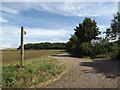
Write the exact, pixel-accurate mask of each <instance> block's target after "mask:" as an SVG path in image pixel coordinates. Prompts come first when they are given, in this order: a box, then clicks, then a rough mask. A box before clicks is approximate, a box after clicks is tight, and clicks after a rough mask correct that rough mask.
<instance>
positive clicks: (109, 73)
mask: <svg viewBox="0 0 120 90" xmlns="http://www.w3.org/2000/svg"><path fill="white" fill-rule="evenodd" d="M80 65H81V66H87V67H92V68H93V69H94V71H93V72H85V73H98V74H103V75H104V76H105V77H106V78H115V77H117V76H120V68H119V67H118V66H119V65H120V63H119V62H118V61H116V60H100V59H99V60H93V62H82V63H80Z"/></svg>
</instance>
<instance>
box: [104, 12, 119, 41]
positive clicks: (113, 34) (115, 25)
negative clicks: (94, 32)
mask: <svg viewBox="0 0 120 90" xmlns="http://www.w3.org/2000/svg"><path fill="white" fill-rule="evenodd" d="M106 37H107V38H108V39H109V40H115V39H117V40H120V13H119V12H118V13H117V14H116V15H114V19H112V23H111V27H110V28H108V29H107V30H106Z"/></svg>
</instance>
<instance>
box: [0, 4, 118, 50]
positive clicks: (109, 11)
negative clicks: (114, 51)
mask: <svg viewBox="0 0 120 90" xmlns="http://www.w3.org/2000/svg"><path fill="white" fill-rule="evenodd" d="M117 11H118V3H117V2H3V3H2V7H0V15H1V14H2V15H1V16H0V24H2V26H0V27H1V28H2V29H1V30H2V32H0V36H2V38H1V39H0V41H1V42H2V44H1V45H0V48H16V47H18V46H19V45H20V27H21V26H23V27H24V29H25V31H26V32H27V34H26V35H25V43H37V42H38V43H39V42H67V41H68V40H69V38H70V35H73V34H74V28H75V26H76V25H78V24H79V23H80V22H82V21H83V20H84V18H85V17H90V18H91V19H94V20H96V22H97V25H98V27H99V29H100V31H105V30H106V28H108V27H109V26H110V23H111V19H112V18H113V16H114V14H115V13H116V12H117ZM103 36H104V35H102V37H103Z"/></svg>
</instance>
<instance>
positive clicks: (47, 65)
mask: <svg viewBox="0 0 120 90" xmlns="http://www.w3.org/2000/svg"><path fill="white" fill-rule="evenodd" d="M65 68H66V66H65V65H64V64H62V63H60V62H59V61H58V60H56V59H54V58H50V57H45V56H42V57H40V58H33V59H29V60H26V61H24V67H19V65H18V62H14V63H11V64H3V73H2V74H3V77H2V79H3V80H2V81H3V82H2V83H3V87H30V86H32V85H37V84H39V83H41V82H43V81H45V80H47V79H49V78H50V77H52V76H55V75H57V74H59V73H61V72H62V71H64V69H65Z"/></svg>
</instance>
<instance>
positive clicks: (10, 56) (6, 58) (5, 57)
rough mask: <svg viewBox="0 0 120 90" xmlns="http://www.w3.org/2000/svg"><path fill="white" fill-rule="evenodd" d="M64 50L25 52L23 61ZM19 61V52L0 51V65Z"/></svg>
mask: <svg viewBox="0 0 120 90" xmlns="http://www.w3.org/2000/svg"><path fill="white" fill-rule="evenodd" d="M62 51H64V50H25V60H26V59H30V58H36V57H41V56H48V55H54V54H58V53H61V52H62ZM19 60H20V50H5V51H2V63H10V62H13V61H19Z"/></svg>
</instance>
